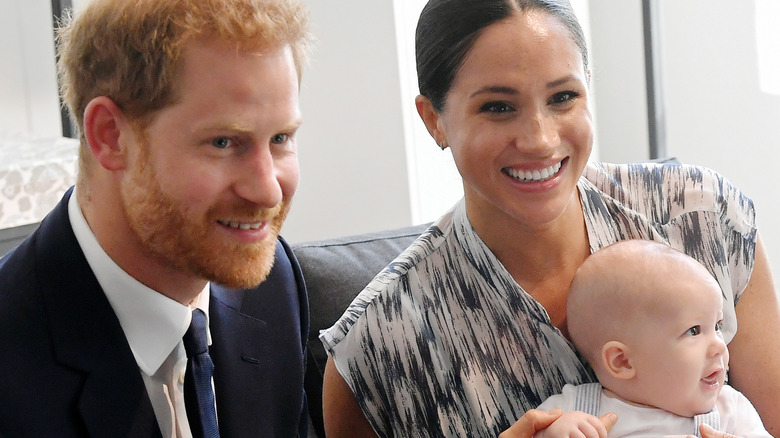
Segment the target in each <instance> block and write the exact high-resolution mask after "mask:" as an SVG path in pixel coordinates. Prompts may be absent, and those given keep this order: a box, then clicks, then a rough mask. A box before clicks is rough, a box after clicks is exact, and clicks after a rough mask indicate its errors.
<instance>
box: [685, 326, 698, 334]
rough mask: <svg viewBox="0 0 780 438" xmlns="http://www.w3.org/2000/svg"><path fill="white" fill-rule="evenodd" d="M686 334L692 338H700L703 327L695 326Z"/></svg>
mask: <svg viewBox="0 0 780 438" xmlns="http://www.w3.org/2000/svg"><path fill="white" fill-rule="evenodd" d="M685 333H686V334H688V335H691V336H698V335H699V334H700V333H701V326H698V325H696V326H693V327H691V328H689V329H688V330H687V331H686V332H685Z"/></svg>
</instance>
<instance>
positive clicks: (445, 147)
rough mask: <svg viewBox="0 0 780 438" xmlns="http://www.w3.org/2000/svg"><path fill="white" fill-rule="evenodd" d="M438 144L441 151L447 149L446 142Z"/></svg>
mask: <svg viewBox="0 0 780 438" xmlns="http://www.w3.org/2000/svg"><path fill="white" fill-rule="evenodd" d="M438 144H439V148H441V150H445V149H447V143H445V142H444V140H442V141H440V142H439V143H438Z"/></svg>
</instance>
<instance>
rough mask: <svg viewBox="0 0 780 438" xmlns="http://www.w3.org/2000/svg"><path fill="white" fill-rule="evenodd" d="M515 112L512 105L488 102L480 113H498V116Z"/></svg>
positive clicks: (481, 108) (480, 109)
mask: <svg viewBox="0 0 780 438" xmlns="http://www.w3.org/2000/svg"><path fill="white" fill-rule="evenodd" d="M514 110H515V109H514V108H513V107H512V106H511V105H509V104H507V103H505V102H488V103H486V104H484V105H482V106H481V107H480V108H479V111H480V112H487V113H498V114H502V113H508V112H511V111H514Z"/></svg>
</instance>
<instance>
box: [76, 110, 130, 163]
mask: <svg viewBox="0 0 780 438" xmlns="http://www.w3.org/2000/svg"><path fill="white" fill-rule="evenodd" d="M128 129H130V130H132V128H131V127H130V125H129V123H128V122H127V119H126V118H125V116H124V113H123V112H122V110H121V109H120V108H119V107H118V106H117V105H116V103H114V101H113V100H111V99H110V98H108V97H106V96H99V97H96V98H94V99H92V100H91V101H90V102H89V103H88V104H87V107H86V109H85V110H84V137H85V138H86V139H87V144H88V145H89V149H90V150H91V151H92V155H93V156H94V157H95V160H96V161H97V162H99V163H100V165H101V166H103V167H104V168H105V169H107V170H111V171H114V170H121V169H124V167H125V155H126V154H125V149H124V148H123V147H122V143H121V141H120V138H121V137H122V134H123V131H125V130H128Z"/></svg>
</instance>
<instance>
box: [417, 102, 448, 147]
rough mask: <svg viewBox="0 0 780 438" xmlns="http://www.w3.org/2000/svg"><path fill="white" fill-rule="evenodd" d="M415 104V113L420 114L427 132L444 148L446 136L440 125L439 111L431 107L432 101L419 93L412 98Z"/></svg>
mask: <svg viewBox="0 0 780 438" xmlns="http://www.w3.org/2000/svg"><path fill="white" fill-rule="evenodd" d="M414 103H415V106H417V114H419V115H420V118H421V119H422V121H423V123H424V124H425V128H427V129H428V133H429V134H431V137H433V140H434V141H435V142H436V144H438V145H439V147H441V148H442V149H444V148H445V147H446V145H447V138H446V137H445V136H444V132H442V129H441V126H440V118H439V111H438V110H436V108H434V107H433V103H432V102H431V101H430V99H428V98H427V97H425V96H423V95H419V96H417V97H416V98H415V99H414Z"/></svg>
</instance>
